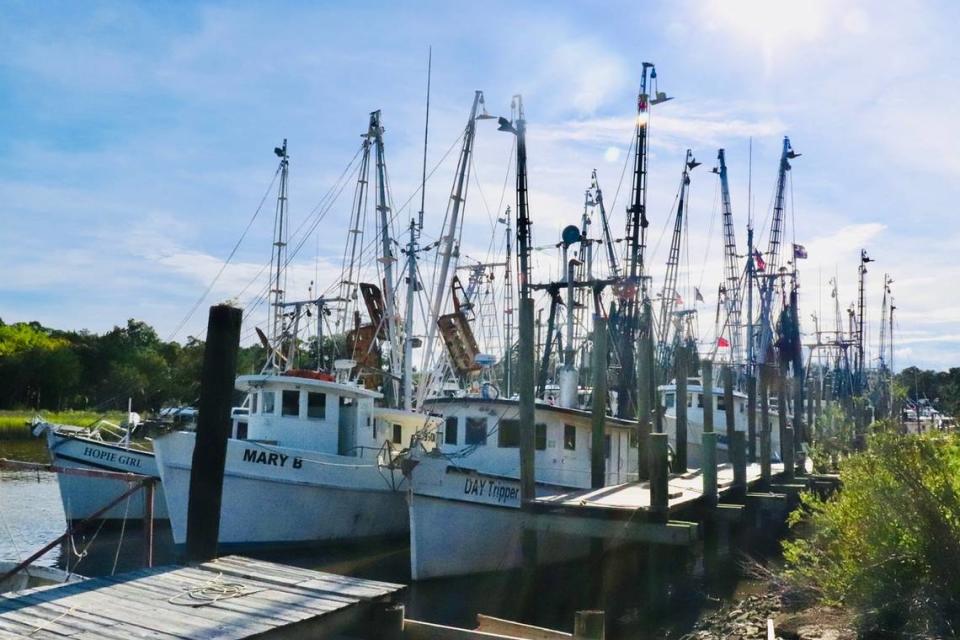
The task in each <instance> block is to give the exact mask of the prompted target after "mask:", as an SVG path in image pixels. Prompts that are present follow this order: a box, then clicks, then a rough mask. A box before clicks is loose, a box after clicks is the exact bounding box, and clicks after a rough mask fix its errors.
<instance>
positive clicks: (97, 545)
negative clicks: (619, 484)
mask: <svg viewBox="0 0 960 640" xmlns="http://www.w3.org/2000/svg"><path fill="white" fill-rule="evenodd" d="M0 457H8V458H17V459H21V460H22V459H32V460H38V461H45V457H46V453H45V451H44V447H43V444H42V442H40V441H37V440H32V441H17V442H10V441H0ZM64 526H65V524H64V514H63V508H62V505H61V502H60V494H59V490H58V488H57V481H56V475H55V474H52V473H47V472H40V473H36V472H9V471H7V472H0V560H17V559H19V558H24V557H26V556H27V555H29V554H31V553H33V552H34V551H36V550H37V549H39V548H40V547H42V546H43V545H44V544H46V543H48V542H50V541H52V540H54V539H55V538H56V537H57V536H59V535H60V534H61V533H63V531H64ZM154 545H155V546H154V563H155V564H156V565H160V564H168V563H173V562H176V561H177V559H178V558H177V551H176V549H175V547H174V545H173V539H172V536H171V534H170V528H169V526H167V525H166V524H163V525H158V526H157V527H156V531H155V541H154ZM741 545H744V546H745V547H746V548H750V549H751V550H752V551H759V553H760V554H761V555H764V556H767V557H769V556H770V555H772V554H775V552H776V548H777V545H776V543H775V542H774V541H773V540H772V539H771V538H769V537H759V538H757V537H755V538H753V539H750V540H746V541H744V540H741ZM468 551H469V550H468ZM247 555H254V556H257V557H262V558H264V559H268V560H273V561H277V562H285V563H289V564H295V565H299V566H303V567H308V568H312V569H318V570H323V571H330V572H333V573H340V574H347V575H353V576H357V577H362V578H370V579H375V580H386V581H390V582H400V583H404V584H410V565H409V563H410V559H409V553H408V548H407V545H406V544H405V543H404V542H403V541H399V542H394V543H382V544H378V545H356V546H347V547H338V548H334V549H331V548H323V549H314V550H310V551H298V552H291V551H285V552H283V553H280V552H276V553H260V554H247ZM655 558H656V561H657V567H658V572H657V574H658V575H659V577H658V578H654V577H653V576H654V573H653V572H652V570H651V566H650V550H649V549H648V548H647V547H644V546H634V547H630V548H626V549H621V550H618V551H616V552H613V553H607V554H605V555H604V556H603V557H602V558H599V559H594V560H592V561H589V560H587V561H579V562H575V563H570V564H566V565H562V566H558V567H549V568H545V569H541V570H540V571H539V572H538V573H537V575H536V576H534V577H533V578H532V580H530V582H529V584H525V580H524V577H523V575H522V573H521V572H506V573H496V574H485V575H481V576H469V577H464V578H450V579H441V580H430V581H426V582H421V583H416V584H412V585H410V587H409V588H408V589H407V590H406V593H405V595H404V600H405V604H406V607H407V615H408V616H409V617H411V618H416V619H419V620H426V621H430V622H438V623H444V624H453V625H458V626H465V627H472V626H473V624H474V621H475V616H476V614H477V613H486V614H489V615H494V616H498V617H503V618H509V619H513V620H520V621H523V622H527V623H530V624H536V625H539V626H546V627H553V628H556V629H563V630H567V631H570V630H572V626H573V613H574V611H577V610H579V609H603V610H605V611H606V612H607V632H608V635H607V637H609V638H640V639H646V638H651V639H652V638H664V637H677V636H679V635H682V634H683V633H685V632H686V631H689V629H690V628H691V626H692V625H693V623H694V622H695V621H696V620H697V619H698V618H699V617H700V616H701V615H703V614H704V613H706V612H709V611H710V610H713V609H714V608H716V607H717V606H719V604H720V602H721V601H722V600H725V599H729V598H730V597H732V596H733V594H734V593H735V592H736V591H738V590H743V589H744V587H745V586H746V587H747V588H748V589H749V588H750V584H751V583H749V582H747V581H744V580H743V579H742V577H741V576H740V574H741V571H740V568H739V566H738V559H737V557H736V556H735V554H730V553H716V552H715V551H709V550H707V551H706V552H705V551H704V549H703V548H698V549H696V550H692V552H691V551H687V552H684V551H682V550H677V549H662V548H661V549H658V550H657V552H656V555H655ZM38 564H41V565H44V566H57V567H60V568H64V569H70V570H73V571H75V572H77V573H80V574H83V575H89V576H97V575H107V574H110V573H112V572H114V571H116V572H117V573H120V572H123V571H129V570H133V569H139V568H141V567H142V566H143V544H142V530H141V528H140V526H139V523H138V522H133V523H131V524H130V526H129V527H128V528H127V529H126V530H124V531H120V530H107V529H103V530H97V529H93V530H90V531H87V532H85V533H84V534H80V535H77V536H75V538H74V540H73V541H72V543H65V544H63V545H59V546H57V547H55V548H54V549H53V550H52V551H51V552H50V553H48V554H47V555H45V556H43V558H41V559H40V560H39V561H38Z"/></svg>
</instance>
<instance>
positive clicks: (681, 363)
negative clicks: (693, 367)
mask: <svg viewBox="0 0 960 640" xmlns="http://www.w3.org/2000/svg"><path fill="white" fill-rule="evenodd" d="M674 373H675V375H676V381H677V385H676V388H677V403H676V416H677V419H676V426H677V442H676V449H675V453H676V459H675V460H674V466H675V468H676V469H677V470H678V471H681V472H682V471H686V469H687V396H688V394H687V348H686V347H685V346H681V347H680V348H679V349H677V353H676V355H675V357H674Z"/></svg>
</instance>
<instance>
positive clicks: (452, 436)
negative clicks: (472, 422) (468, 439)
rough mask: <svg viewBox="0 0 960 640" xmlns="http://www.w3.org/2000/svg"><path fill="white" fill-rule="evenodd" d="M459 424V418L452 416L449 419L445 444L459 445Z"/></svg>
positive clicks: (444, 436) (445, 429)
mask: <svg viewBox="0 0 960 640" xmlns="http://www.w3.org/2000/svg"><path fill="white" fill-rule="evenodd" d="M458 424H459V419H458V418H457V416H450V417H449V418H447V421H446V427H445V428H444V434H443V442H444V443H445V444H457V426H458Z"/></svg>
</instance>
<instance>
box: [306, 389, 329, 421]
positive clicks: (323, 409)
mask: <svg viewBox="0 0 960 640" xmlns="http://www.w3.org/2000/svg"><path fill="white" fill-rule="evenodd" d="M307 417H308V418H318V419H320V420H322V419H324V418H326V417H327V394H325V393H314V392H312V391H311V392H308V393H307Z"/></svg>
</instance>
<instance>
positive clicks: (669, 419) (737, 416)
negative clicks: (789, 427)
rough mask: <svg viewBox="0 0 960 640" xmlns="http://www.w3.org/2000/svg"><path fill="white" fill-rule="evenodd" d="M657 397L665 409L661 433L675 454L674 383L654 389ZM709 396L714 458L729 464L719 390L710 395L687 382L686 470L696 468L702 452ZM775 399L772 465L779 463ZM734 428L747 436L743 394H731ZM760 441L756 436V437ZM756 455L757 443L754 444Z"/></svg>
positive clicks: (700, 384)
mask: <svg viewBox="0 0 960 640" xmlns="http://www.w3.org/2000/svg"><path fill="white" fill-rule="evenodd" d="M657 390H658V392H659V394H660V404H661V406H663V407H664V418H665V419H664V430H665V431H666V432H667V434H668V436H669V438H670V446H671V448H673V450H674V451H675V450H676V446H677V383H676V380H673V381H671V382H670V384H663V385H660V386H659V387H657ZM710 395H712V401H713V430H714V431H715V432H716V434H717V455H718V460H719V461H720V462H729V458H728V451H729V447H728V445H729V442H728V440H727V418H726V398H725V396H724V393H723V388H722V387H714V388H713V393H712V394H707V393H706V392H705V391H704V388H703V382H702V380H701V379H700V378H697V377H691V378H687V467H689V468H699V467H700V465H701V457H702V451H703V411H704V409H705V408H706V404H705V403H706V402H709V401H710V400H711V399H710ZM775 401H776V398H773V399H772V404H771V410H770V443H771V444H770V458H771V460H772V461H774V462H779V461H780V428H779V425H778V420H779V414H778V413H777V407H776V405H775ZM733 407H734V412H733V413H734V426H735V429H736V430H737V431H742V432H744V433H746V432H747V394H745V393H743V392H742V391H736V390H735V391H734V392H733ZM759 430H760V414H759V412H758V413H757V433H758V434H759ZM758 438H759V435H758ZM757 448H758V453H759V440H758V444H757Z"/></svg>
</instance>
